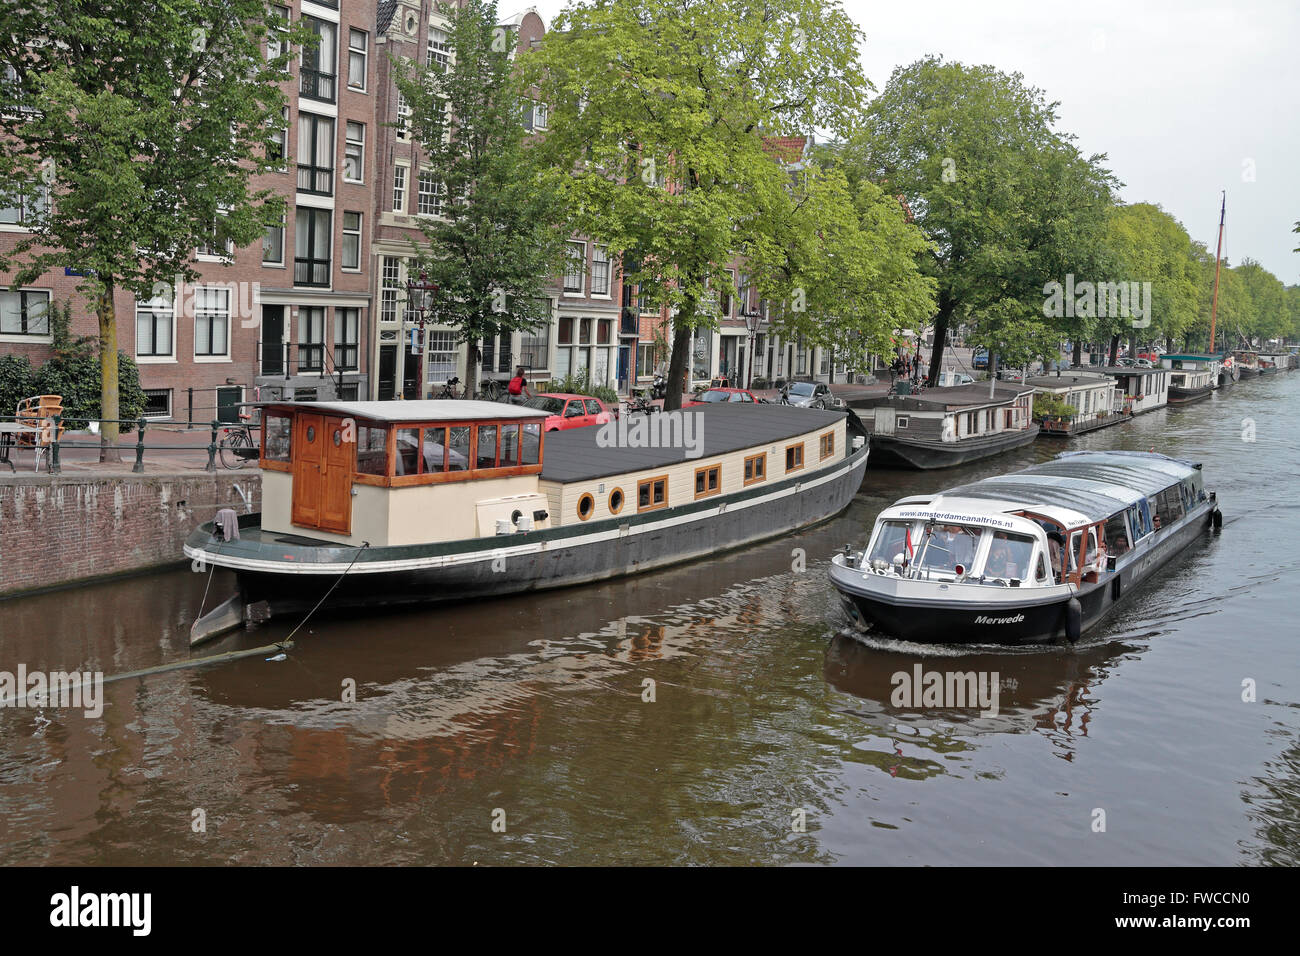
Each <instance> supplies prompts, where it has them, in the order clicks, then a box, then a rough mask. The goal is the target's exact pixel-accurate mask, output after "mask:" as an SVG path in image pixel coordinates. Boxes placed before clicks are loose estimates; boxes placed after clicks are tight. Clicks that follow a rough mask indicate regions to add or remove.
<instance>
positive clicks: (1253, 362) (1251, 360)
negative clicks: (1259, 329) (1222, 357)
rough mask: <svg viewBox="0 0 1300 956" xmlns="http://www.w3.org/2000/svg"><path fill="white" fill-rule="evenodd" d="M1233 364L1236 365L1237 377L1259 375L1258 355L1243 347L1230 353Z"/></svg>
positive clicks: (1239, 378)
mask: <svg viewBox="0 0 1300 956" xmlns="http://www.w3.org/2000/svg"><path fill="white" fill-rule="evenodd" d="M1232 360H1233V364H1234V365H1236V367H1237V378H1238V380H1241V379H1243V378H1255V377H1256V376H1258V375H1259V355H1258V354H1256V353H1255V352H1251V351H1248V350H1245V349H1238V350H1237V351H1235V352H1233V353H1232Z"/></svg>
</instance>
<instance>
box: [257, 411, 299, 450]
mask: <svg viewBox="0 0 1300 956" xmlns="http://www.w3.org/2000/svg"><path fill="white" fill-rule="evenodd" d="M263 428H264V429H265V430H266V449H265V452H264V454H263V456H262V457H263V458H265V459H266V460H267V461H288V460H289V444H290V440H291V436H292V435H293V419H291V418H290V417H289V416H288V415H281V414H277V413H276V412H270V413H268V414H267V416H266V420H265V422H264V423H263Z"/></svg>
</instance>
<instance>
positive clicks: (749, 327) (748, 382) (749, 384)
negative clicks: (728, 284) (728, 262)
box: [741, 300, 767, 388]
mask: <svg viewBox="0 0 1300 956" xmlns="http://www.w3.org/2000/svg"><path fill="white" fill-rule="evenodd" d="M748 304H749V303H746V305H748ZM761 305H762V306H763V307H766V305H767V301H766V300H764V301H763V302H762V303H761ZM741 315H742V316H744V318H745V329H746V331H748V332H749V362H748V363H747V364H748V365H749V368H748V369H747V370H746V374H745V388H753V387H754V341H755V339H756V338H757V336H758V327H759V325H760V324H761V323H762V321H763V313H762V311H761V310H759V309H753V310H750V309H745V310H744V311H742V312H741Z"/></svg>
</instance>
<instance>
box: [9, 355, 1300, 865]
mask: <svg viewBox="0 0 1300 956" xmlns="http://www.w3.org/2000/svg"><path fill="white" fill-rule="evenodd" d="M1298 395H1300V374H1290V375H1286V376H1282V377H1280V378H1276V379H1273V380H1260V381H1257V382H1251V383H1246V384H1243V385H1239V386H1237V387H1236V388H1235V389H1233V390H1231V391H1229V392H1227V393H1225V394H1220V395H1216V396H1214V397H1213V398H1212V399H1211V400H1210V401H1209V402H1207V403H1202V404H1201V405H1200V406H1196V407H1192V408H1189V409H1182V410H1166V411H1159V412H1155V413H1152V414H1149V415H1145V416H1141V417H1139V418H1138V419H1136V420H1135V421H1134V422H1133V423H1131V424H1130V425H1128V426H1121V427H1119V428H1113V429H1105V430H1102V431H1100V432H1096V433H1093V434H1092V435H1090V436H1086V437H1085V439H1084V440H1082V441H1080V442H1077V443H1076V444H1075V445H1074V446H1072V447H1092V448H1107V447H1121V448H1133V449H1146V448H1150V447H1153V446H1154V447H1155V448H1156V449H1157V450H1160V451H1164V452H1167V453H1170V454H1176V455H1183V456H1187V457H1191V458H1195V459H1198V460H1201V461H1203V462H1204V463H1205V472H1206V476H1207V486H1208V487H1210V488H1211V489H1216V490H1218V492H1219V496H1220V500H1221V504H1222V507H1223V511H1224V514H1225V518H1226V521H1225V525H1224V530H1223V532H1222V534H1221V536H1218V537H1213V536H1210V535H1207V536H1206V539H1205V540H1204V541H1203V542H1201V543H1200V544H1198V545H1197V546H1196V547H1194V548H1193V549H1191V551H1190V552H1189V553H1188V554H1187V555H1185V556H1184V558H1183V559H1182V560H1180V561H1179V562H1178V563H1177V564H1175V565H1173V566H1170V567H1168V568H1167V569H1165V571H1164V572H1162V573H1161V574H1160V575H1158V576H1157V578H1156V580H1155V581H1153V582H1150V583H1149V584H1146V585H1144V586H1143V587H1142V588H1140V589H1138V590H1136V591H1134V592H1133V594H1132V595H1131V596H1130V600H1129V601H1128V602H1126V603H1125V604H1124V605H1123V606H1122V607H1121V608H1120V609H1119V610H1118V611H1117V612H1116V613H1115V614H1114V615H1113V616H1112V617H1111V618H1109V619H1108V620H1107V621H1106V622H1105V623H1104V624H1103V625H1102V626H1101V627H1100V628H1098V629H1097V630H1095V631H1093V632H1091V633H1090V634H1089V635H1088V637H1087V638H1086V639H1085V640H1084V641H1082V642H1081V643H1080V644H1079V645H1078V646H1077V647H1075V648H1066V647H1048V648H1028V649H1017V650H1014V651H1009V650H1006V649H1001V648H996V647H980V648H969V647H958V646H951V647H942V646H941V647H937V648H936V647H921V646H909V645H905V644H901V643H899V642H894V641H889V640H885V639H875V638H866V639H862V638H859V637H856V636H853V635H852V634H850V633H849V632H848V631H847V630H846V629H845V627H844V622H843V620H842V618H841V616H840V611H839V604H838V600H837V598H836V597H835V593H834V591H833V589H832V588H831V587H830V586H829V584H828V582H827V580H826V566H827V561H828V559H829V556H830V554H831V553H832V552H833V551H834V550H836V549H837V548H838V547H839V546H840V545H842V544H843V543H844V542H845V541H849V540H853V541H855V542H860V541H861V540H862V538H863V535H864V533H865V531H866V529H868V528H869V527H870V524H871V522H872V520H873V519H874V517H875V515H876V513H877V512H878V511H879V509H880V508H881V507H884V506H886V505H888V504H890V503H892V501H893V500H894V499H896V498H898V497H901V496H902V495H904V494H915V493H921V492H927V491H935V490H938V489H941V488H944V487H948V486H951V485H955V484H958V483H962V482H966V481H970V480H973V479H976V478H979V477H983V476H985V475H989V474H996V473H1000V472H1003V471H1008V470H1012V469H1014V468H1016V467H1023V466H1024V465H1026V464H1031V463H1033V462H1034V461H1038V460H1043V459H1045V458H1047V457H1050V456H1051V454H1053V453H1054V452H1055V451H1056V450H1057V448H1056V446H1048V445H1045V444H1043V443H1041V442H1040V443H1038V444H1036V445H1034V446H1031V447H1030V448H1029V449H1024V450H1021V451H1020V452H1017V453H1015V454H1012V455H1005V456H1002V457H1001V458H998V459H995V460H993V461H991V462H988V461H986V462H983V463H979V464H977V465H974V466H970V467H966V468H962V469H953V470H949V471H945V472H939V473H930V474H912V473H903V472H888V471H884V470H880V469H868V474H867V478H866V481H865V483H864V485H863V488H862V490H861V492H860V494H859V496H858V498H857V500H856V501H855V502H854V504H853V505H852V506H851V507H850V509H849V510H848V512H846V513H845V514H844V515H842V516H841V517H839V518H837V519H835V520H833V521H831V522H828V523H827V524H825V525H822V526H821V527H819V528H816V529H813V530H811V531H808V532H805V533H803V534H800V535H796V536H792V537H791V538H789V539H783V540H781V541H777V542H770V543H767V544H764V545H761V546H757V547H754V548H751V549H748V550H746V551H744V552H740V553H737V554H730V555H725V556H722V557H720V558H719V559H717V560H716V561H713V562H706V563H700V564H694V565H690V566H686V567H682V568H675V569H670V570H667V571H663V572H659V573H655V574H646V575H641V576H639V577H636V578H630V579H625V580H623V581H619V582H612V583H608V584H604V585H598V586H592V587H587V588H577V589H572V590H567V591H561V592H552V593H549V594H545V595H540V596H525V597H517V598H511V599H508V600H504V601H501V602H496V603H493V604H491V605H487V604H483V605H477V606H461V607H454V608H449V609H442V610H436V611H426V612H418V613H410V614H401V615H395V616H385V617H377V618H372V619H356V618H353V619H341V620H339V619H330V618H328V617H325V616H323V617H321V618H320V619H317V620H314V621H313V622H312V624H310V625H309V628H308V630H309V631H310V633H308V634H306V635H305V636H303V635H300V642H299V647H298V648H297V649H296V650H295V651H294V652H293V653H292V654H291V655H290V656H289V658H288V660H286V661H283V662H279V663H271V662H267V661H264V660H262V659H261V658H255V659H251V660H244V661H240V662H237V663H234V664H231V665H227V666H224V667H220V668H216V669H209V670H203V671H184V672H177V673H171V674H166V675H160V676H157V677H152V678H149V679H146V680H143V681H140V680H134V681H126V682H123V683H120V684H112V685H109V686H108V687H107V688H106V689H105V690H106V696H107V701H108V703H107V706H106V709H105V712H104V717H103V719H102V720H89V719H86V718H85V717H83V716H81V715H79V714H69V713H67V712H55V711H44V712H41V711H30V710H29V711H15V710H6V711H3V712H0V860H2V861H3V862H6V863H173V862H187V863H225V862H231V863H312V864H322V863H324V864H328V863H362V864H394V863H396V864H416V863H459V864H470V863H479V864H504V863H548V862H549V863H587V862H590V863H639V862H648V863H693V864H698V863H721V864H746V863H776V864H785V863H814V864H816V863H834V862H852V863H886V864H888V863H898V864H915V863H927V864H932V863H965V864H970V863H995V864H996V863H1030V864H1036V863H1072V864H1079V863H1083V864H1136V863H1154V864H1231V863H1259V862H1267V863H1280V864H1290V865H1295V864H1296V863H1297V862H1300V857H1298V851H1297V849H1296V847H1297V846H1300V783H1298V782H1297V780H1298V779H1300V778H1298V773H1300V742H1298V740H1297V729H1298V728H1300V709H1298V708H1300V695H1298V694H1297V687H1300V667H1298V665H1297V660H1296V655H1295V653H1294V641H1295V638H1296V625H1295V617H1294V610H1293V607H1292V606H1291V605H1293V604H1294V595H1295V593H1296V587H1295V582H1296V579H1297V573H1298V572H1300V559H1298V558H1297V555H1298V554H1300V552H1297V550H1296V548H1295V547H1294V546H1293V543H1294V542H1295V541H1297V540H1300V507H1297V505H1296V501H1297V491H1298V490H1300V487H1298V486H1300V477H1298V476H1297V472H1298V471H1300V453H1298V452H1300V447H1298V444H1297V439H1296V437H1295V433H1294V428H1293V426H1292V425H1291V422H1293V421H1294V414H1286V413H1285V412H1283V411H1280V410H1282V409H1285V410H1288V411H1291V412H1292V413H1293V412H1294V410H1295V409H1296V407H1297V396H1298ZM1243 419H1253V420H1254V423H1255V435H1256V441H1255V442H1254V443H1248V442H1244V441H1242V437H1241V436H1242V433H1243V427H1244V426H1243ZM795 549H802V551H803V552H804V555H805V556H804V558H803V563H804V570H802V571H800V570H798V569H797V568H798V566H799V565H800V558H799V555H798V553H796V551H795ZM203 583H204V580H203V578H202V577H201V576H199V575H193V574H189V573H187V572H175V573H169V574H164V575H157V576H153V577H149V578H137V579H132V580H128V581H122V582H117V583H114V584H111V585H103V586H98V587H94V588H85V589H81V590H78V591H70V592H63V593H59V594H53V595H45V596H41V597H37V598H31V599H27V600H24V601H19V602H8V603H5V604H0V628H2V629H3V630H2V632H0V669H8V670H14V669H15V668H16V666H17V663H18V662H19V661H22V662H25V663H26V664H27V666H28V667H29V668H32V669H36V668H42V669H58V668H88V669H99V670H103V671H105V672H109V673H113V672H120V671H123V670H127V669H131V668H135V667H143V666H148V665H150V664H153V663H158V662H160V661H166V660H173V659H177V658H180V657H184V656H186V654H187V650H186V647H185V635H186V632H187V630H188V626H189V622H190V621H191V620H192V617H193V614H194V612H195V611H196V610H197V608H198V605H199V602H200V600H201V597H202V591H203ZM228 587H229V582H226V581H222V580H221V578H220V577H218V578H217V579H216V581H215V582H214V585H213V588H214V593H216V592H217V591H218V590H222V591H224V590H225V589H227V588H228ZM291 627H292V622H288V623H283V624H281V623H279V622H277V623H276V624H275V625H274V626H271V627H266V628H263V629H261V630H259V631H257V632H255V633H253V634H248V635H239V636H237V637H232V638H229V639H227V640H226V641H225V642H224V643H223V644H222V645H221V646H219V647H217V648H216V650H224V649H230V648H234V647H238V646H252V645H253V644H254V643H256V644H264V643H268V642H269V641H270V640H272V639H275V638H279V637H281V636H283V635H284V634H285V633H287V632H288V630H289V629H290V628H291ZM917 664H920V665H921V667H922V669H923V670H961V671H977V672H978V671H984V672H994V671H996V672H997V674H998V675H999V681H1001V682H1004V686H1002V687H1001V689H1000V691H999V697H998V713H997V714H996V715H995V716H994V715H989V716H981V715H980V714H979V712H978V710H976V709H969V708H968V709H949V710H944V709H941V708H926V709H923V710H913V709H902V708H896V707H894V706H893V705H892V704H891V701H890V696H891V692H892V690H893V684H892V682H891V677H892V675H893V674H894V673H896V672H900V671H901V672H906V673H911V672H912V670H913V668H914V666H916V665H917ZM1246 679H1253V680H1254V681H1255V682H1256V686H1257V697H1258V699H1257V701H1256V702H1254V703H1244V702H1243V701H1242V681H1243V680H1246ZM345 681H353V682H355V686H356V698H357V699H356V703H355V704H345V703H343V702H342V699H341V698H342V693H343V687H344V683H345ZM647 682H653V684H652V685H651V684H649V683H647ZM651 691H653V697H654V701H653V702H647V701H646V700H645V699H644V698H646V697H648V696H650V694H651ZM200 809H201V810H202V811H203V812H204V813H205V815H206V824H207V829H206V832H205V833H195V832H193V831H192V826H191V821H192V819H193V817H194V811H195V810H200ZM1097 809H1101V810H1104V811H1105V814H1106V832H1104V833H1095V832H1093V830H1092V823H1093V820H1094V816H1095V814H1094V811H1095V810H1097ZM495 811H504V819H505V826H506V830H505V832H504V833H499V832H494V831H493V829H492V824H493V819H494V812H495ZM497 817H498V819H499V818H500V814H499V813H498V814H497ZM800 819H802V820H803V821H805V830H804V832H798V831H796V830H795V829H794V824H795V823H797V822H798V821H799V820H800Z"/></svg>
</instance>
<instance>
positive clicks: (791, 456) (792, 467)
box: [785, 442, 803, 471]
mask: <svg viewBox="0 0 1300 956" xmlns="http://www.w3.org/2000/svg"><path fill="white" fill-rule="evenodd" d="M802 467H803V443H802V442H800V443H799V444H798V445H787V446H786V449H785V470H786V471H798V470H799V469H800V468H802Z"/></svg>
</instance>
